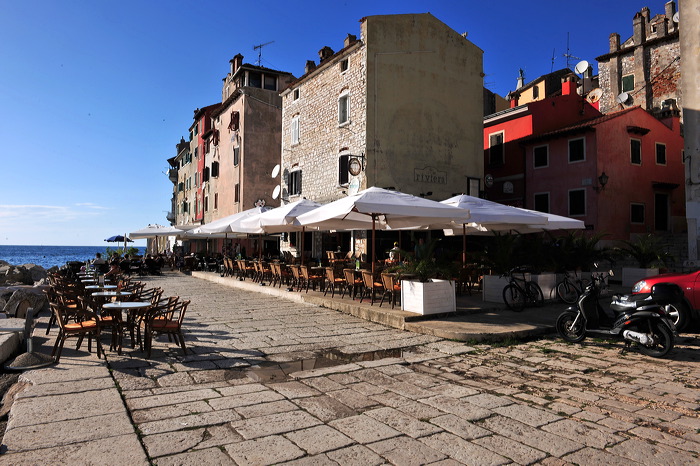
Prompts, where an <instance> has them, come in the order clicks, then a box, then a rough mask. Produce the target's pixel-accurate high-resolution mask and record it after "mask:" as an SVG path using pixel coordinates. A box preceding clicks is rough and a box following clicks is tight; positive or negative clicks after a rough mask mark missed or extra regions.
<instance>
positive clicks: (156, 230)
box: [129, 225, 194, 239]
mask: <svg viewBox="0 0 700 466" xmlns="http://www.w3.org/2000/svg"><path fill="white" fill-rule="evenodd" d="M192 228H194V226H190V225H177V226H163V225H148V226H147V227H146V228H141V229H140V230H136V231H132V232H131V233H129V236H130V237H131V238H133V239H142V238H157V237H159V236H179V235H182V234H184V233H185V232H186V231H187V230H191V229H192Z"/></svg>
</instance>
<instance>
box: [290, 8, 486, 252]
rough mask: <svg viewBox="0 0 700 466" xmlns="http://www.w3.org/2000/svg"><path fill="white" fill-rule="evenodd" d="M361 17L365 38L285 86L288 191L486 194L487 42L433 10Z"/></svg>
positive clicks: (349, 40) (310, 65) (318, 197)
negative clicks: (450, 24) (480, 41)
mask: <svg viewBox="0 0 700 466" xmlns="http://www.w3.org/2000/svg"><path fill="white" fill-rule="evenodd" d="M360 23H361V26H360V38H359V39H357V37H356V36H354V35H350V34H349V35H348V36H347V37H346V39H345V42H344V44H343V48H342V49H341V50H339V51H338V52H334V51H333V50H332V49H331V48H330V47H323V48H322V49H321V50H320V51H319V58H320V62H319V63H318V64H316V63H315V62H314V61H308V62H307V64H306V68H305V74H304V75H303V76H301V77H300V78H299V79H297V80H296V81H294V82H292V83H291V85H290V86H289V87H288V88H287V89H285V90H284V92H282V99H283V100H282V103H283V105H282V157H281V160H282V163H281V166H282V174H281V180H280V181H279V182H280V186H281V195H282V199H283V200H284V201H290V202H291V201H295V200H298V199H301V198H302V197H303V198H307V199H311V200H314V201H317V202H320V203H327V202H330V201H334V200H336V199H339V198H340V197H342V196H345V195H347V194H352V193H354V192H357V191H358V190H361V189H364V188H367V187H370V186H378V187H384V188H390V189H396V190H399V191H402V192H406V193H409V194H414V195H423V196H427V197H431V198H433V199H436V200H441V199H446V198H448V197H450V196H451V195H453V194H454V193H470V194H473V195H478V193H479V191H480V189H481V179H482V177H483V157H482V149H481V145H480V143H481V140H480V138H481V133H482V115H483V73H482V55H483V52H482V50H480V49H479V48H478V47H476V46H475V45H474V44H472V43H471V42H470V41H468V40H467V39H466V38H465V36H464V35H461V34H458V33H457V32H455V31H454V30H452V29H450V28H449V27H448V26H446V25H445V24H444V23H442V22H441V21H439V20H437V19H436V18H435V17H434V16H432V15H431V14H429V13H425V14H405V15H382V16H369V17H366V18H363V19H362V20H361V21H360ZM347 247H348V245H346V244H343V245H342V248H343V249H346V248H347ZM316 253H317V251H314V254H316Z"/></svg>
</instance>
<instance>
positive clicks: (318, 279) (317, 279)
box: [299, 265, 324, 293]
mask: <svg viewBox="0 0 700 466" xmlns="http://www.w3.org/2000/svg"><path fill="white" fill-rule="evenodd" d="M299 271H300V272H301V280H302V287H303V288H305V289H306V292H307V293H308V292H309V286H311V289H313V290H314V291H316V284H317V283H318V284H319V286H320V287H322V286H323V280H324V278H323V275H315V274H312V273H311V272H310V270H309V266H308V265H300V266H299ZM300 291H301V288H300Z"/></svg>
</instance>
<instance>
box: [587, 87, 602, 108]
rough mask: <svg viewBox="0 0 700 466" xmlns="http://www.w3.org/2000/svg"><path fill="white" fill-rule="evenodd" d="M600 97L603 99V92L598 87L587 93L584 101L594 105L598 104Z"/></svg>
mask: <svg viewBox="0 0 700 466" xmlns="http://www.w3.org/2000/svg"><path fill="white" fill-rule="evenodd" d="M601 97H603V90H602V89H601V88H599V87H596V88H595V89H593V90H592V91H591V92H589V93H588V95H587V96H586V100H587V101H588V102H589V103H592V104H594V103H596V102H598V101H599V100H600V98H601Z"/></svg>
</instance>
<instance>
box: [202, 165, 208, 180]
mask: <svg viewBox="0 0 700 466" xmlns="http://www.w3.org/2000/svg"><path fill="white" fill-rule="evenodd" d="M204 181H209V167H204V171H202V182H204Z"/></svg>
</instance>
